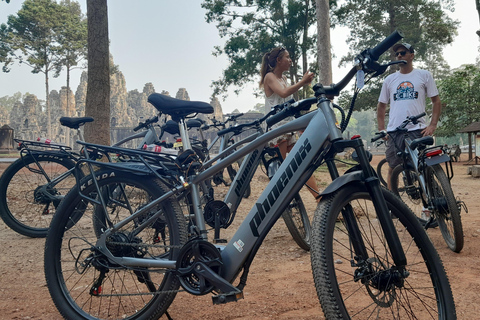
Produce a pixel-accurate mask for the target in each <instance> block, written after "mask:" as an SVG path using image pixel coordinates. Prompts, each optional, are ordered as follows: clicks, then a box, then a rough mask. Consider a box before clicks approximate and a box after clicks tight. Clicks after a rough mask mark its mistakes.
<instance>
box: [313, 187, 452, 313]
mask: <svg viewBox="0 0 480 320" xmlns="http://www.w3.org/2000/svg"><path fill="white" fill-rule="evenodd" d="M366 190H367V186H366V185H365V184H364V183H362V182H353V183H349V184H348V185H346V186H343V187H341V188H340V189H339V190H337V191H335V192H334V193H332V194H330V195H326V196H324V197H322V200H321V201H320V204H319V206H318V207H317V210H316V211H315V216H314V220H313V228H312V241H311V247H312V250H311V263H312V269H313V276H314V282H315V287H316V290H317V295H318V298H319V300H320V303H321V306H322V309H323V312H324V314H325V318H326V319H329V320H332V319H366V318H369V316H372V315H375V318H376V319H404V318H405V319H407V318H408V319H442V320H447V319H456V312H455V304H454V300H453V295H452V291H451V288H450V284H449V281H448V278H447V275H446V272H445V269H444V267H443V264H442V261H441V260H440V257H439V255H438V253H437V251H436V250H435V247H434V246H433V244H432V243H431V241H430V240H429V238H428V236H427V234H426V232H425V230H423V229H422V227H421V225H420V224H419V223H418V221H417V220H416V218H415V216H414V215H413V213H412V212H411V210H410V209H409V208H408V207H407V206H406V205H405V204H404V203H403V202H402V201H401V200H400V199H399V198H398V197H397V196H395V195H394V194H393V193H392V192H390V191H388V190H386V189H384V188H382V193H383V195H384V197H385V200H386V203H387V206H388V208H389V210H390V212H391V214H392V215H393V216H394V217H396V219H393V222H394V225H395V230H397V232H398V236H399V239H400V244H401V245H402V247H403V250H404V252H405V255H406V258H407V262H408V264H407V266H406V271H407V274H408V276H407V277H406V278H405V279H404V280H403V283H402V281H398V280H399V279H400V278H403V277H402V276H400V275H399V273H398V272H396V270H397V269H396V268H395V266H394V265H393V262H392V259H391V252H390V249H389V246H388V245H387V244H386V243H385V235H384V233H383V229H382V228H381V227H380V224H379V221H378V219H377V217H376V213H375V209H374V205H373V203H372V200H371V198H370V196H369V194H368V192H367V191H366ZM348 205H350V206H351V207H350V206H348ZM345 207H347V208H353V212H354V215H353V216H354V217H355V219H354V221H355V222H356V223H357V225H358V228H356V231H357V232H359V233H360V234H361V236H362V238H363V242H364V243H365V245H366V246H367V248H366V251H367V253H368V254H369V256H370V257H369V258H367V259H361V258H360V257H358V256H357V255H356V253H355V252H353V249H352V246H353V245H354V244H355V243H357V242H355V240H353V237H352V236H351V235H350V234H349V233H348V231H347V229H346V227H345V219H343V215H342V210H343V208H345ZM362 267H363V268H362ZM394 276H397V278H396V279H395V280H396V283H395V284H393V281H392V280H393V277H394ZM375 284H376V287H377V288H378V289H377V288H376V287H375Z"/></svg>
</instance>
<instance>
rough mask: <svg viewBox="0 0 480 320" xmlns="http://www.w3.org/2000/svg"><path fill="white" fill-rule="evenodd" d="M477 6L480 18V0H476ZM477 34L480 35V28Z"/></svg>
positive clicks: (479, 17)
mask: <svg viewBox="0 0 480 320" xmlns="http://www.w3.org/2000/svg"><path fill="white" fill-rule="evenodd" d="M475 4H476V6H477V13H478V19H479V20H480V0H475ZM477 35H478V36H479V37H480V30H477Z"/></svg>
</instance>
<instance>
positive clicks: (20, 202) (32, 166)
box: [0, 152, 75, 238]
mask: <svg viewBox="0 0 480 320" xmlns="http://www.w3.org/2000/svg"><path fill="white" fill-rule="evenodd" d="M74 166H75V163H74V162H73V161H72V160H71V159H68V158H66V157H61V156H58V155H56V154H54V153H49V152H45V153H42V154H34V155H26V156H24V157H22V158H19V159H17V160H16V161H15V162H13V163H12V164H11V165H10V166H9V167H8V168H7V169H6V170H5V172H4V173H3V175H2V177H1V178H0V216H1V218H2V219H3V221H4V222H5V224H6V225H7V226H9V227H10V228H12V230H14V231H16V232H18V233H20V234H23V235H25V236H27V237H32V238H39V237H42V238H43V237H46V235H47V231H48V228H49V226H50V222H51V220H52V217H53V215H54V214H55V212H56V209H57V207H58V205H59V204H60V201H61V200H62V199H63V197H64V196H65V195H66V194H67V192H68V191H69V190H70V189H71V188H72V187H73V186H74V185H75V177H74V175H73V168H74Z"/></svg>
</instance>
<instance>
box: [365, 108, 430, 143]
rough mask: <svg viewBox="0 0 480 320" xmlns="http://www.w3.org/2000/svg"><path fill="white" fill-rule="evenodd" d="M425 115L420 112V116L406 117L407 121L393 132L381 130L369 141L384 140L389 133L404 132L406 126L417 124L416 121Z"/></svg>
mask: <svg viewBox="0 0 480 320" xmlns="http://www.w3.org/2000/svg"><path fill="white" fill-rule="evenodd" d="M425 115H426V113H425V112H422V113H420V114H417V115H416V116H410V117H407V119H405V120H404V121H403V122H402V124H401V125H399V126H398V127H396V128H395V130H393V131H389V132H387V131H385V130H382V131H380V132H377V134H376V135H375V136H374V137H373V138H372V139H371V140H370V141H371V142H375V141H377V140H379V139H381V138H384V137H386V136H387V135H388V134H389V133H391V132H396V131H405V128H406V126H407V125H408V124H409V123H410V122H411V123H413V124H417V123H418V119H420V118H422V117H424V116H425Z"/></svg>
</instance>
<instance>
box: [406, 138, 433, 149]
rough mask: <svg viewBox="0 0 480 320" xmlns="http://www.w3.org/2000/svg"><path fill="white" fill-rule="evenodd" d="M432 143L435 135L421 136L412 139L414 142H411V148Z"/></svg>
mask: <svg viewBox="0 0 480 320" xmlns="http://www.w3.org/2000/svg"><path fill="white" fill-rule="evenodd" d="M432 144H433V137H431V136H426V137H421V138H417V139H415V140H412V143H411V144H410V148H411V149H412V150H415V149H416V148H417V147H418V146H421V145H424V146H430V145H432Z"/></svg>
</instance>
